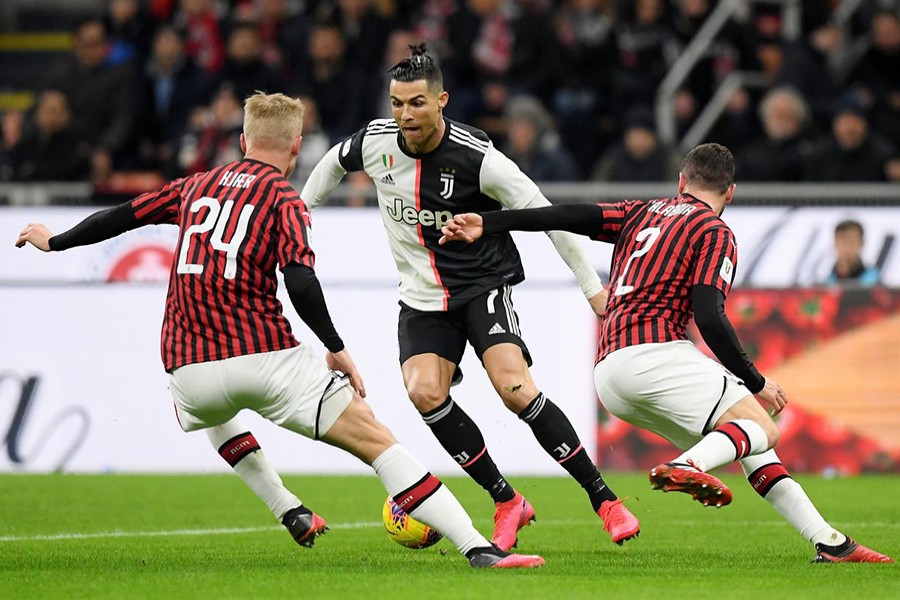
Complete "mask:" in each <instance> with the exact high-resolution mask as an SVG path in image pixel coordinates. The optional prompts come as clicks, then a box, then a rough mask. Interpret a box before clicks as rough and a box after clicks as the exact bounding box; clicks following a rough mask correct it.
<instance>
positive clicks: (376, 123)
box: [366, 119, 397, 129]
mask: <svg viewBox="0 0 900 600" xmlns="http://www.w3.org/2000/svg"><path fill="white" fill-rule="evenodd" d="M385 125H393V126H394V127H396V126H397V121H395V120H393V119H375V120H373V121H369V124H368V125H367V126H366V129H372V128H375V127H384V126H385Z"/></svg>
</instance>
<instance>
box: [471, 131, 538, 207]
mask: <svg viewBox="0 0 900 600" xmlns="http://www.w3.org/2000/svg"><path fill="white" fill-rule="evenodd" d="M480 183H481V192H482V193H483V194H484V195H486V196H488V197H490V198H493V199H494V200H496V201H497V202H499V203H500V204H502V205H503V206H505V207H506V208H537V207H539V206H549V205H550V202H549V201H548V200H547V199H546V198H544V195H543V194H541V190H540V189H539V188H538V186H537V184H536V183H535V182H533V181H532V180H531V178H530V177H528V176H527V175H526V174H525V173H523V172H522V170H521V169H520V168H519V167H518V165H516V163H514V162H513V161H512V160H510V159H509V158H508V157H507V156H506V155H505V154H503V153H502V152H500V151H499V150H497V149H496V148H495V147H494V145H493V144H491V145H490V146H489V147H488V151H487V154H485V157H484V160H483V161H482V163H481V173H480ZM536 200H537V202H536Z"/></svg>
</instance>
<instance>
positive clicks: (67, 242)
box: [16, 202, 140, 252]
mask: <svg viewBox="0 0 900 600" xmlns="http://www.w3.org/2000/svg"><path fill="white" fill-rule="evenodd" d="M139 225H140V223H139V222H138V220H137V218H136V217H135V215H134V210H133V209H132V207H131V204H130V203H128V202H126V203H124V204H120V205H118V206H113V207H110V208H107V209H104V210H101V211H98V212H95V213H94V214H92V215H90V216H89V217H87V218H86V219H84V220H83V221H82V222H81V223H79V224H78V225H76V226H75V227H73V228H72V229H69V230H68V231H65V232H63V233H60V234H59V235H53V233H52V232H51V231H50V230H49V229H47V227H46V226H44V225H41V224H40V223H31V224H29V225H28V227H26V228H25V229H23V230H22V233H20V234H19V239H17V240H16V246H17V247H19V248H21V247H22V246H24V245H25V243H26V242H27V243H30V244H32V245H33V246H34V247H35V248H38V249H39V250H43V251H44V252H50V251H60V250H68V249H69V248H74V247H76V246H87V245H90V244H96V243H98V242H102V241H104V240H108V239H110V238H114V237H116V236H117V235H121V234H123V233H125V232H126V231H130V230H131V229H134V228H135V227H138V226H139Z"/></svg>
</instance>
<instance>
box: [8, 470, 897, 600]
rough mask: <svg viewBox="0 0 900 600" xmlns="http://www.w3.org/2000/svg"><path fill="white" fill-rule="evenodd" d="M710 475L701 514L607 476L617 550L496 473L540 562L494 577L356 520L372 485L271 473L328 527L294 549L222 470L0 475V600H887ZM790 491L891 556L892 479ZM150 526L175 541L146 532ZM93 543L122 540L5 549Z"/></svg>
mask: <svg viewBox="0 0 900 600" xmlns="http://www.w3.org/2000/svg"><path fill="white" fill-rule="evenodd" d="M725 479H726V482H727V483H728V484H729V485H730V486H731V487H732V490H733V491H734V493H735V501H734V503H733V504H732V505H731V506H728V507H726V508H723V509H713V508H705V507H702V506H700V505H699V504H697V503H695V502H693V501H691V500H690V498H688V497H687V496H686V495H684V494H663V493H661V492H654V491H652V490H650V489H649V484H648V483H647V480H646V475H645V474H643V473H641V474H624V473H610V474H608V475H607V480H608V481H609V482H610V484H611V485H612V486H613V487H614V489H616V491H617V493H619V494H620V495H622V496H629V499H628V500H627V501H626V504H627V505H628V506H629V507H630V508H631V510H632V511H633V512H634V513H635V514H636V515H637V516H638V518H639V519H641V525H642V533H641V537H640V538H638V539H637V540H632V541H630V542H626V544H625V546H623V547H618V546H615V545H614V544H612V542H610V540H609V537H608V536H607V534H606V533H605V532H604V531H603V530H602V528H601V526H600V521H599V520H598V519H597V518H596V517H594V516H593V515H592V513H591V511H590V505H589V504H588V501H587V499H586V497H585V496H584V494H583V492H581V490H580V489H579V488H578V486H577V485H576V484H575V483H574V482H572V481H570V480H568V479H565V478H527V477H522V478H513V480H512V481H513V484H514V485H516V487H517V488H518V489H519V490H520V491H522V492H523V493H524V494H525V495H526V496H527V497H528V498H529V500H530V501H531V502H532V503H533V504H534V505H535V510H536V511H537V516H538V522H537V524H536V525H533V526H531V527H528V528H527V529H525V530H524V531H523V533H522V535H521V538H520V539H521V543H520V548H519V550H520V551H522V552H529V553H540V554H542V555H543V556H544V558H546V560H547V566H546V567H544V568H543V569H538V570H534V571H517V572H493V571H473V570H471V569H469V567H468V565H467V563H466V561H465V560H464V559H463V558H462V557H461V556H459V555H458V554H457V553H456V551H455V549H454V548H453V547H452V546H451V545H450V543H449V542H447V541H442V542H441V543H440V544H438V545H437V546H436V547H434V548H431V549H428V550H422V551H410V550H406V549H404V548H401V547H400V546H397V545H395V544H393V543H391V542H390V540H388V539H387V536H386V534H385V533H384V532H383V531H382V530H381V529H380V528H379V527H378V526H377V525H376V526H364V525H360V523H362V524H365V523H377V522H379V521H380V519H381V517H380V514H381V501H382V500H383V498H384V495H385V494H384V492H383V490H382V488H381V485H380V483H379V482H378V480H377V479H376V478H374V477H287V478H285V482H286V484H287V485H288V487H289V488H291V489H292V490H293V491H295V492H296V493H297V494H298V495H299V496H300V497H301V498H303V500H304V502H306V503H307V504H308V505H309V506H310V507H311V508H313V509H314V510H316V511H317V512H319V513H320V514H322V515H323V516H324V517H325V518H326V520H328V521H329V522H330V523H333V524H335V525H336V527H335V529H333V530H332V531H331V532H329V533H328V535H326V536H325V537H324V538H321V539H320V540H319V541H318V542H317V544H316V546H315V548H314V549H313V550H311V551H310V550H306V549H303V548H299V547H298V546H296V545H295V544H294V543H293V541H292V540H291V539H290V538H289V536H288V535H287V533H286V532H285V531H282V530H280V528H279V527H278V526H277V524H276V523H275V522H274V520H273V519H272V517H271V515H270V514H269V513H268V511H267V510H266V508H265V506H264V505H263V504H262V503H261V502H260V501H259V500H257V499H256V497H255V496H253V495H252V494H251V493H250V492H249V490H247V489H246V488H244V487H243V485H242V484H241V482H240V481H239V480H238V479H237V478H236V477H233V476H124V475H105V476H81V475H46V476H32V475H4V476H0V538H2V539H7V538H17V539H16V541H0V597H3V598H50V597H66V598H216V599H220V598H239V597H240V598H278V597H285V598H286V597H292V598H296V597H303V598H355V597H369V598H375V597H388V596H390V597H393V598H397V597H414V598H417V599H419V598H432V597H433V598H479V597H509V598H566V599H573V598H597V597H598V596H605V597H620V598H654V599H656V600H658V599H659V598H660V597H661V596H662V595H666V596H670V595H671V596H682V595H690V596H691V597H692V598H754V599H757V598H760V597H761V596H769V597H783V596H786V595H788V594H790V597H792V598H816V599H817V600H821V598H822V597H823V596H826V597H840V598H842V600H844V599H846V598H866V599H867V600H872V599H876V598H896V597H900V568H898V566H897V565H896V564H894V565H810V564H808V561H809V560H810V559H811V558H812V556H813V554H814V552H813V550H812V547H811V545H810V544H808V543H806V542H805V541H804V540H802V539H801V538H800V536H799V535H798V534H797V533H796V532H795V531H794V530H793V529H792V528H791V527H790V526H788V525H787V524H785V523H783V522H782V521H781V520H780V517H779V516H778V515H777V513H775V511H774V510H772V509H771V507H769V506H768V504H767V503H766V502H765V501H763V500H761V499H760V498H759V497H758V496H757V495H756V494H755V493H754V492H753V491H752V490H751V489H750V488H749V486H748V485H747V484H746V482H745V481H743V480H742V479H741V478H740V477H739V476H726V477H725ZM798 479H799V480H800V482H801V483H802V484H803V485H804V487H805V488H806V489H807V491H808V492H809V494H810V496H811V497H812V498H813V501H814V502H816V503H817V505H818V507H819V509H820V510H821V511H822V514H823V515H824V516H825V517H826V519H829V520H831V522H832V523H833V524H834V525H835V526H837V527H838V528H840V529H842V530H844V531H846V532H847V533H849V534H850V535H851V536H852V537H854V538H855V539H857V540H858V541H860V542H861V543H864V544H866V545H869V546H871V547H873V548H875V549H877V550H880V551H882V552H886V553H887V554H890V555H892V556H894V557H895V558H897V557H898V556H900V507H898V504H897V502H896V498H897V497H900V478H898V477H896V476H893V477H892V476H883V477H859V478H849V479H832V480H824V479H821V478H817V477H799V478H798ZM446 482H447V483H448V485H449V486H450V488H451V489H452V490H453V491H454V493H456V494H457V496H458V497H459V498H460V500H461V501H462V502H463V504H464V505H465V506H466V508H467V509H468V510H469V512H470V514H471V515H472V516H473V519H474V521H475V525H476V527H478V529H479V530H481V531H482V533H484V534H485V535H486V536H490V531H491V526H492V523H491V515H492V511H493V507H492V505H491V503H490V500H489V498H488V497H487V495H486V494H485V493H484V492H483V491H482V490H480V489H479V488H477V486H475V485H474V484H473V483H472V482H471V481H469V480H467V479H455V478H446ZM226 529H240V530H245V529H246V530H248V531H238V532H232V533H228V532H223V531H222V530H226ZM193 530H209V533H207V534H200V533H190V532H191V531H193ZM166 531H172V532H175V531H179V532H182V533H179V534H171V535H158V532H166ZM108 532H121V534H119V537H87V538H75V539H25V540H23V539H21V538H34V537H35V536H53V535H60V534H80V535H102V534H105V533H108ZM135 533H148V534H150V535H139V536H135V535H134V534H135Z"/></svg>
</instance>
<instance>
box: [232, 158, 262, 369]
mask: <svg viewBox="0 0 900 600" xmlns="http://www.w3.org/2000/svg"><path fill="white" fill-rule="evenodd" d="M267 167H268V165H264V164H260V163H251V165H250V167H249V168H248V169H246V170H245V171H243V172H244V173H247V174H248V175H255V176H259V173H260V172H261V171H262V170H263V169H265V168H267ZM269 181H272V180H271V179H270V180H269ZM254 183H256V182H254ZM257 189H258V187H257V186H255V185H253V184H252V183H251V184H250V185H249V186H247V187H246V188H244V189H242V190H240V191H239V192H238V194H237V197H236V198H234V207H237V209H235V208H232V211H231V212H232V214H231V215H229V216H230V221H231V223H233V225H234V231H236V230H237V222H238V220H239V219H238V218H237V217H238V216H239V215H240V213H241V211H243V209H244V206H247V205H249V204H250V201H251V200H252V199H253V198H254V197H255V196H256V194H255V192H256V190H257ZM261 199H262V200H263V201H264V199H265V196H263V197H262V198H261ZM255 210H256V207H254V211H255ZM235 213H236V214H235ZM251 216H252V215H251ZM234 231H232V232H230V233H231V237H230V238H229V239H232V240H233V239H234ZM247 242H248V240H246V239H245V240H242V241H241V247H240V248H238V255H243V254H242V250H245V249H246V246H247ZM219 260H220V261H221V262H222V263H223V264H224V263H225V259H224V257H219ZM246 277H247V273H243V272H242V273H235V277H234V279H232V280H231V282H230V285H231V287H232V288H233V291H232V293H233V294H234V300H235V301H234V304H233V305H232V310H231V313H232V315H233V318H234V321H235V331H236V332H237V333H238V335H237V336H236V337H237V342H238V348H239V349H240V353H241V354H246V353H247V352H248V349H249V348H259V347H260V346H259V341H260V340H259V335H258V332H257V331H256V327H253V324H252V323H248V322H246V321H247V320H246V319H243V318H241V317H242V313H246V314H247V315H250V314H252V313H253V312H254V311H249V310H247V309H245V308H244V307H245V306H249V305H250V299H248V298H246V296H245V294H244V293H242V289H243V288H244V285H243V280H244V278H246ZM248 334H249V336H250V341H249V343H248V340H247V338H246V336H247V335H248Z"/></svg>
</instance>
